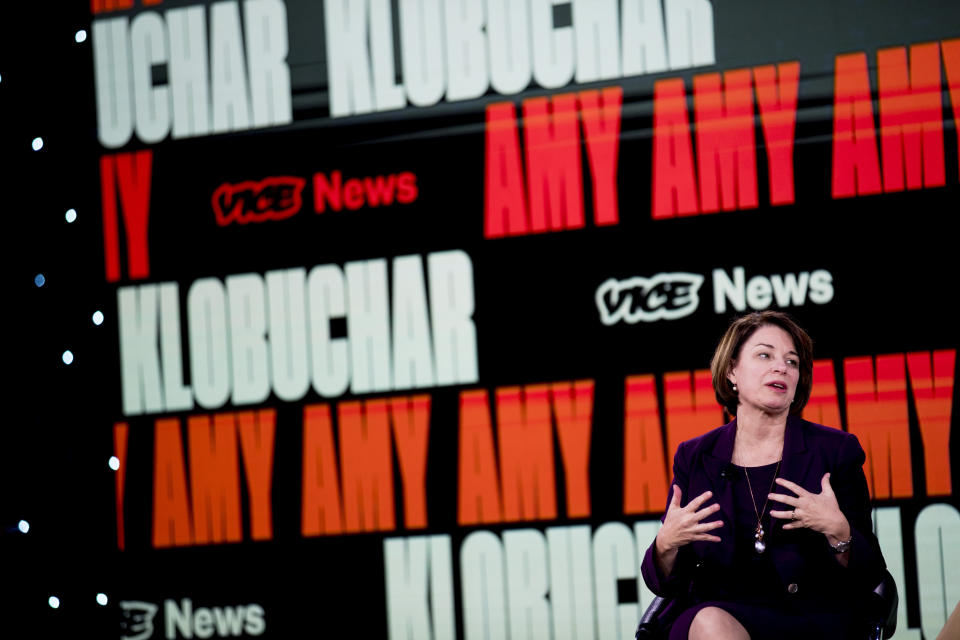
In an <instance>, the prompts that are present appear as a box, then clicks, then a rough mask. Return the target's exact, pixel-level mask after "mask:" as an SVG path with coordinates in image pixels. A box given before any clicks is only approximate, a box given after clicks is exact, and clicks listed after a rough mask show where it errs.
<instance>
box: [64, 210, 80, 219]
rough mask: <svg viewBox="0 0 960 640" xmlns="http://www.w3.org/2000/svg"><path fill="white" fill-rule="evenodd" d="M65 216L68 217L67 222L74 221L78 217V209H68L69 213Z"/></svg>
mask: <svg viewBox="0 0 960 640" xmlns="http://www.w3.org/2000/svg"><path fill="white" fill-rule="evenodd" d="M63 217H64V218H66V219H67V222H73V221H74V220H76V219H77V210H76V209H67V213H66V215H65V216H63Z"/></svg>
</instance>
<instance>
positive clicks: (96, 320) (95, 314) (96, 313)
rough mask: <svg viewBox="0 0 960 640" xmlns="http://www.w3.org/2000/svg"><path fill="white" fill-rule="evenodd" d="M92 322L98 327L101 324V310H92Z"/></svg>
mask: <svg viewBox="0 0 960 640" xmlns="http://www.w3.org/2000/svg"><path fill="white" fill-rule="evenodd" d="M93 324H95V325H97V326H98V327H99V326H100V325H101V324H103V312H102V311H94V312H93Z"/></svg>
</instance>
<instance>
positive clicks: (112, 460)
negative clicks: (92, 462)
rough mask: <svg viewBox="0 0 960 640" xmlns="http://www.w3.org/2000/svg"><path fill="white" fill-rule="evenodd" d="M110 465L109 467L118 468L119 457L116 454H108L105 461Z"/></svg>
mask: <svg viewBox="0 0 960 640" xmlns="http://www.w3.org/2000/svg"><path fill="white" fill-rule="evenodd" d="M107 464H108V465H110V468H111V469H113V470H114V471H116V470H117V469H119V468H120V458H118V457H117V456H110V460H109V461H108V462H107Z"/></svg>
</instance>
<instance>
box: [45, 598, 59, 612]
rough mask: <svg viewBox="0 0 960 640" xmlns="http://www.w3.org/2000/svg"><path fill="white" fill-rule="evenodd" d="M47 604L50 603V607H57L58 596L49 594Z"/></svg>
mask: <svg viewBox="0 0 960 640" xmlns="http://www.w3.org/2000/svg"><path fill="white" fill-rule="evenodd" d="M47 604H49V605H50V608H51V609H59V608H60V598H58V597H57V596H50V597H49V598H47Z"/></svg>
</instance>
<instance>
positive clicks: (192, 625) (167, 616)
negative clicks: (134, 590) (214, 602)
mask: <svg viewBox="0 0 960 640" xmlns="http://www.w3.org/2000/svg"><path fill="white" fill-rule="evenodd" d="M159 612H160V606H159V605H157V604H154V603H153V602H143V601H141V600H124V601H121V602H120V616H121V617H120V639H121V640H147V639H148V638H152V637H154V633H155V631H156V627H155V624H156V626H162V627H163V636H162V637H164V638H166V639H167V640H176V639H177V638H188V639H192V638H211V637H217V638H230V637H239V636H259V635H261V634H263V632H264V631H265V630H266V628H267V621H266V614H265V612H264V610H263V607H262V606H260V605H259V604H248V605H239V606H223V607H219V606H217V607H196V608H194V606H193V601H192V600H191V599H190V598H183V599H181V600H180V602H179V603H178V602H177V601H176V600H173V599H170V598H168V599H166V600H164V601H163V615H162V616H161V619H160V620H156V616H157V613H159Z"/></svg>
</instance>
